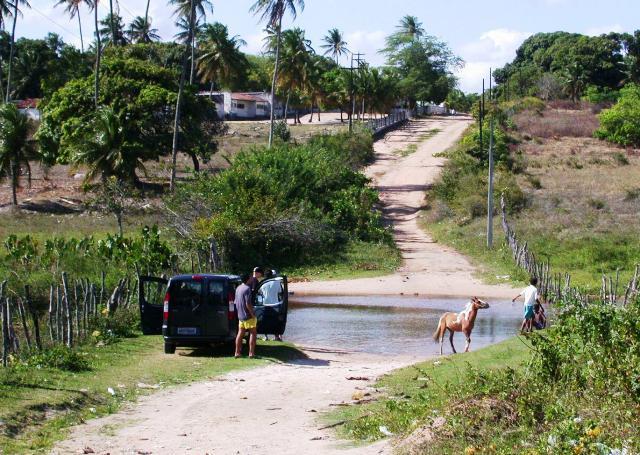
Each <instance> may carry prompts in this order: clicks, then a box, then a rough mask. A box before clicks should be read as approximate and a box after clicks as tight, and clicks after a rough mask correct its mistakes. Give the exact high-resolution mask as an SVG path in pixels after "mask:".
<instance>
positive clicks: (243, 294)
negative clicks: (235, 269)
mask: <svg viewBox="0 0 640 455" xmlns="http://www.w3.org/2000/svg"><path fill="white" fill-rule="evenodd" d="M250 278H251V277H250V276H249V275H243V276H242V284H241V285H240V286H238V287H237V288H236V296H235V300H234V303H235V305H236V311H237V312H238V319H239V321H240V322H239V323H238V336H237V337H236V359H237V358H238V357H241V356H242V340H243V339H244V335H245V333H247V332H249V358H250V359H253V358H254V357H255V355H256V339H257V337H258V319H257V318H256V313H255V312H254V311H253V305H252V303H251V299H252V297H253V293H252V292H251V288H250V287H249V285H248V282H249V279H250Z"/></svg>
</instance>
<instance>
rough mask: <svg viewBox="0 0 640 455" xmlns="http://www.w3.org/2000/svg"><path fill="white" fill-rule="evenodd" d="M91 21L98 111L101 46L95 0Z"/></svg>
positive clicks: (95, 96)
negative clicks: (93, 35)
mask: <svg viewBox="0 0 640 455" xmlns="http://www.w3.org/2000/svg"><path fill="white" fill-rule="evenodd" d="M93 20H94V23H95V27H96V68H95V75H94V95H93V96H94V102H95V105H96V109H98V105H99V97H100V54H101V53H102V49H101V45H100V29H99V28H98V0H95V3H94V5H93Z"/></svg>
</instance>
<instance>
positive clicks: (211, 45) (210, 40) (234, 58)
mask: <svg viewBox="0 0 640 455" xmlns="http://www.w3.org/2000/svg"><path fill="white" fill-rule="evenodd" d="M198 42H199V46H200V57H199V58H198V74H199V75H200V77H201V79H202V82H209V83H210V84H211V89H212V90H213V87H214V85H215V84H216V83H217V84H218V86H219V87H227V88H233V86H234V85H235V83H236V82H237V81H238V79H239V78H240V77H242V76H243V75H245V74H246V72H247V69H248V67H249V62H248V61H247V58H246V57H245V55H244V54H243V53H242V51H241V50H240V46H244V45H245V44H246V42H245V41H244V40H243V39H242V38H240V37H239V36H238V35H235V36H229V30H228V28H227V27H226V26H225V25H223V24H221V23H219V22H216V23H214V24H207V25H205V26H204V29H203V31H202V33H201V36H200V38H199V39H198Z"/></svg>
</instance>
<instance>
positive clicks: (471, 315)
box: [433, 297, 489, 355]
mask: <svg viewBox="0 0 640 455" xmlns="http://www.w3.org/2000/svg"><path fill="white" fill-rule="evenodd" d="M485 308H489V304H488V303H487V302H483V301H482V300H480V299H479V298H477V297H474V298H472V299H471V301H470V302H469V303H468V304H467V307H466V308H465V310H464V311H463V312H462V313H445V314H443V315H442V316H441V317H440V322H439V323H438V328H437V329H436V331H435V332H434V333H433V339H434V340H435V341H440V355H442V345H443V343H444V334H445V332H446V331H447V330H448V331H449V342H450V343H451V349H453V353H454V354H455V353H456V348H455V346H454V345H453V334H454V333H455V332H462V333H463V334H464V336H465V338H466V339H467V344H466V345H465V347H464V352H469V345H470V344H471V331H472V330H473V326H474V324H475V322H476V316H477V315H478V310H483V309H485Z"/></svg>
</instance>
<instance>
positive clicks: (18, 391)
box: [0, 336, 303, 454]
mask: <svg viewBox="0 0 640 455" xmlns="http://www.w3.org/2000/svg"><path fill="white" fill-rule="evenodd" d="M162 346H163V345H162V338H161V337H159V336H140V337H136V338H129V339H124V340H122V341H120V342H118V343H115V344H112V345H107V346H103V347H93V346H85V347H81V348H78V351H79V353H80V354H81V355H82V356H83V357H84V358H85V359H86V360H87V362H88V364H89V367H90V370H89V371H81V372H75V373H73V372H66V371H61V370H59V369H56V368H37V367H29V366H22V365H18V366H14V367H12V368H5V369H1V370H0V420H2V425H1V426H0V430H1V432H0V452H2V453H12V454H18V453H35V452H45V451H46V450H47V449H48V448H50V447H51V446H52V445H53V444H54V443H55V442H56V441H58V440H60V439H62V438H63V437H64V436H65V434H66V429H67V428H68V427H70V426H71V425H75V424H78V423H81V422H82V421H84V420H86V419H88V418H92V417H97V416H100V415H105V414H109V413H112V412H115V411H117V410H118V409H119V408H120V406H121V405H122V404H123V403H125V402H130V401H133V400H136V399H137V398H138V397H139V396H140V395H145V394H148V393H149V392H150V390H152V389H148V388H145V387H144V386H143V387H140V386H139V384H148V385H150V386H155V385H159V387H161V388H163V387H168V386H172V385H176V384H185V383H189V382H192V381H197V380H203V379H207V378H212V377H215V376H218V375H221V374H224V373H227V372H229V371H231V370H238V369H244V368H250V367H253V366H258V365H264V364H266V363H268V362H272V361H286V360H289V359H292V358H297V357H298V358H299V357H301V356H303V354H302V353H301V352H300V351H298V350H297V349H295V348H294V347H293V346H292V345H289V344H274V343H269V342H259V346H258V354H259V355H260V356H262V358H261V359H260V360H257V361H249V360H248V359H239V360H236V359H234V358H233V352H232V348H231V347H220V348H207V349H197V350H178V354H177V355H165V354H164V353H163V352H162ZM109 387H111V388H112V389H113V390H114V391H115V395H114V396H112V395H111V394H110V393H109V392H108V391H107V389H108V388H109Z"/></svg>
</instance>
